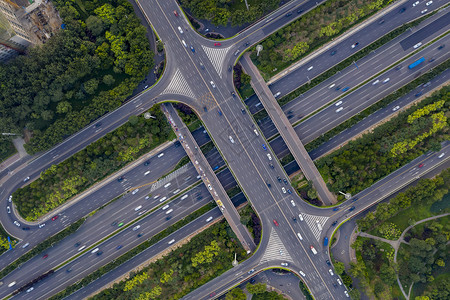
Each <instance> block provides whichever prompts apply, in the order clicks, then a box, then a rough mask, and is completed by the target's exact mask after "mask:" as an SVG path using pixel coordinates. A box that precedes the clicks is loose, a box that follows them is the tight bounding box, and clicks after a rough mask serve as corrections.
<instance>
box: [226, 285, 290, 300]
mask: <svg viewBox="0 0 450 300" xmlns="http://www.w3.org/2000/svg"><path fill="white" fill-rule="evenodd" d="M245 290H246V291H247V292H248V293H250V294H252V297H251V299H253V300H285V299H287V298H286V297H284V296H283V295H280V294H279V293H277V292H276V291H269V290H270V289H268V288H267V285H266V284H265V283H255V284H251V283H247V285H246V286H245ZM246 299H247V296H246V294H245V293H244V291H243V290H242V289H241V288H239V287H236V288H234V289H232V290H230V291H229V292H228V293H227V294H226V295H225V300H246Z"/></svg>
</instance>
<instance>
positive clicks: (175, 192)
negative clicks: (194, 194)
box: [172, 189, 180, 195]
mask: <svg viewBox="0 0 450 300" xmlns="http://www.w3.org/2000/svg"><path fill="white" fill-rule="evenodd" d="M178 192H180V189H176V190H175V191H173V192H172V193H173V194H174V195H175V194H177V193H178Z"/></svg>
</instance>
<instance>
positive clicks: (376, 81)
mask: <svg viewBox="0 0 450 300" xmlns="http://www.w3.org/2000/svg"><path fill="white" fill-rule="evenodd" d="M378 82H380V80H378V79H377V80H375V81H374V82H372V85H375V84H377V83H378Z"/></svg>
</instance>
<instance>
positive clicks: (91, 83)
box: [83, 78, 98, 95]
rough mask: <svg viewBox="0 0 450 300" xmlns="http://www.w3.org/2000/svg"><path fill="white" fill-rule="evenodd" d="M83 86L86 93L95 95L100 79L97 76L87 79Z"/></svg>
mask: <svg viewBox="0 0 450 300" xmlns="http://www.w3.org/2000/svg"><path fill="white" fill-rule="evenodd" d="M83 86H84V90H85V91H86V93H88V94H89V95H93V94H95V91H96V90H97V87H98V80H97V79H95V78H92V79H90V80H88V81H86V82H85V83H84V85H83Z"/></svg>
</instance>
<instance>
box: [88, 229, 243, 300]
mask: <svg viewBox="0 0 450 300" xmlns="http://www.w3.org/2000/svg"><path fill="white" fill-rule="evenodd" d="M235 253H236V254H237V259H238V261H243V260H244V259H245V258H246V257H247V254H246V252H245V250H244V249H243V248H242V247H241V246H240V244H239V242H238V240H237V238H236V237H235V236H234V234H233V233H232V231H231V229H230V228H229V226H228V224H226V222H224V221H221V222H219V223H216V224H213V225H211V226H210V227H208V228H206V229H205V230H204V231H203V232H201V233H199V234H198V235H196V236H194V237H193V238H192V239H191V240H190V241H189V243H187V244H184V245H181V246H180V247H178V248H176V249H174V250H172V252H170V253H169V254H167V255H166V256H164V258H161V259H159V260H157V261H156V262H154V263H151V264H150V265H149V266H147V267H145V268H143V269H142V270H141V271H139V272H137V273H132V274H131V276H130V277H129V278H128V279H127V280H123V281H121V282H119V283H116V284H114V285H113V287H111V288H109V289H105V290H103V291H101V292H100V293H99V294H97V295H95V296H93V297H92V298H91V299H106V298H108V299H111V298H115V299H118V300H119V299H149V298H150V299H151V298H159V297H160V295H164V298H166V299H180V298H182V297H183V296H185V295H187V294H188V293H189V292H191V291H192V290H194V289H196V288H197V287H199V286H201V285H203V284H205V283H206V282H208V281H209V280H211V279H213V278H215V277H217V276H219V275H220V274H222V273H224V272H225V271H227V270H228V269H230V268H232V265H231V263H232V261H233V260H234V254H235Z"/></svg>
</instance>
